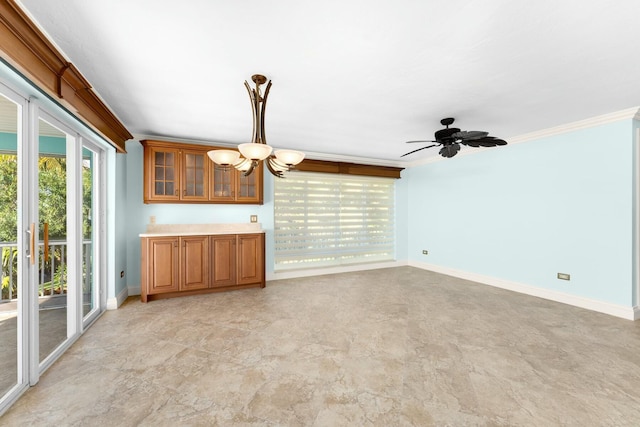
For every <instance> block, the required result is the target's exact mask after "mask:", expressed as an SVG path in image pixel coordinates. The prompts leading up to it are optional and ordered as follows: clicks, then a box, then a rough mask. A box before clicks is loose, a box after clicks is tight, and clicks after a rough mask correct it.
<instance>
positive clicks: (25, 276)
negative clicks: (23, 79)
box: [0, 64, 107, 414]
mask: <svg viewBox="0 0 640 427" xmlns="http://www.w3.org/2000/svg"><path fill="white" fill-rule="evenodd" d="M1 65H2V64H0V77H2V72H3V70H2V67H1ZM27 95H32V94H29V93H27V94H25V95H23V94H21V93H19V92H18V91H14V90H13V88H10V87H8V86H5V84H4V81H2V82H0V254H1V259H2V266H1V267H2V268H1V271H0V285H1V291H2V292H1V294H0V414H1V413H2V412H3V411H4V410H5V409H6V408H7V407H8V406H9V405H11V403H13V401H15V399H17V397H18V396H19V395H20V394H21V393H23V392H24V391H25V390H26V389H27V388H28V387H29V386H31V385H35V384H36V383H37V382H38V381H39V378H40V375H41V374H42V373H43V372H44V371H45V370H46V369H48V367H49V366H51V365H52V364H53V362H54V361H55V360H56V359H57V358H58V357H59V356H60V355H61V354H62V353H63V352H64V351H65V350H66V349H67V348H68V347H69V346H70V345H71V344H72V343H73V341H74V340H75V339H77V338H78V337H79V336H80V334H81V333H82V331H83V330H84V328H86V327H87V326H88V325H89V324H90V323H91V322H93V321H94V320H95V319H96V318H97V317H98V315H99V314H100V313H101V312H102V311H104V309H105V308H106V301H105V300H104V297H103V295H104V294H105V290H106V273H105V272H106V268H105V266H104V263H105V261H104V258H105V257H104V256H103V255H104V253H105V247H106V243H105V242H104V241H103V239H102V236H105V234H106V233H105V227H106V226H105V224H106V220H105V218H104V212H105V209H104V205H105V200H106V196H105V193H106V186H105V182H106V179H105V173H106V172H105V168H104V167H103V164H104V163H105V162H106V154H107V148H106V145H105V144H104V143H103V142H102V141H101V140H100V139H99V138H97V137H96V136H95V135H94V134H93V133H91V131H89V130H88V129H86V128H84V127H83V126H82V125H80V124H79V123H78V122H77V121H75V119H73V118H71V117H69V116H68V115H67V114H66V113H65V112H63V111H62V110H60V109H59V108H58V107H57V106H55V105H53V104H52V103H50V102H49V101H47V100H46V99H44V100H42V101H39V100H37V99H30V100H29V99H28V98H27Z"/></svg>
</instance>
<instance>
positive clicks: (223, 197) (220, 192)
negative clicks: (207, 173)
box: [209, 162, 236, 203]
mask: <svg viewBox="0 0 640 427" xmlns="http://www.w3.org/2000/svg"><path fill="white" fill-rule="evenodd" d="M211 165H212V166H211V180H210V183H211V184H210V188H211V192H210V194H209V199H210V200H211V201H215V202H226V203H233V202H234V201H235V199H236V170H235V169H234V168H233V167H231V166H227V167H224V166H220V165H217V164H215V163H213V162H211Z"/></svg>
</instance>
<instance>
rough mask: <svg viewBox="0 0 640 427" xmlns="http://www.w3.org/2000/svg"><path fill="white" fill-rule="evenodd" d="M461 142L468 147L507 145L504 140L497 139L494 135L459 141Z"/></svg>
mask: <svg viewBox="0 0 640 427" xmlns="http://www.w3.org/2000/svg"><path fill="white" fill-rule="evenodd" d="M461 143H462V144H465V145H468V146H469V147H496V146H498V145H507V142H506V141H504V140H502V139H498V138H496V137H494V136H487V137H484V138H480V139H473V140H471V141H461Z"/></svg>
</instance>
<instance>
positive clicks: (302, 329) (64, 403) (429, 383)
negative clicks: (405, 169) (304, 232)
mask: <svg viewBox="0 0 640 427" xmlns="http://www.w3.org/2000/svg"><path fill="white" fill-rule="evenodd" d="M0 425H29V426H53V425H55V426H65V425H72V426H100V425H105V426H106V425H108V426H138V425H143V426H165V425H166V426H178V425H195V426H199V425H206V426H209V425H220V426H230V425H231V426H235V425H238V426H243V425H257V426H368V425H381V426H429V425H435V426H443V425H452V426H461V425H472V426H485V425H486V426H500V425H523V426H528V425H530V426H555V425H575V426H592V425H593V426H603V425H611V426H638V425H640V322H631V321H628V320H622V319H618V318H615V317H611V316H607V315H603V314H599V313H594V312H590V311H587V310H582V309H578V308H574V307H570V306H567V305H563V304H558V303H554V302H550V301H546V300H542V299H538V298H534V297H528V296H524V295H520V294H516V293H513V292H509V291H504V290H500V289H495V288H491V287H488V286H484V285H480V284H476V283H472V282H467V281H464V280H459V279H454V278H452V277H448V276H444V275H440V274H436V273H431V272H427V271H423V270H419V269H416V268H411V267H401V268H392V269H384V270H372V271H366V272H359V273H347V274H340V275H327V276H319V277H311V278H303V279H292V280H282V281H274V282H269V283H267V287H266V288H265V289H249V290H243V291H235V292H227V293H224V294H210V295H206V296H197V297H186V298H176V299H171V300H162V301H155V302H151V303H148V304H142V303H140V302H139V300H137V299H136V298H130V299H129V300H127V302H126V303H125V304H124V305H123V306H122V307H121V308H120V309H119V310H116V311H109V312H107V313H105V314H104V315H103V316H102V318H101V319H99V320H98V322H97V323H96V324H94V326H93V327H91V328H90V329H89V330H88V331H87V332H86V333H85V334H84V336H82V337H81V338H80V340H79V341H78V342H76V343H75V344H74V345H73V346H72V347H71V349H70V350H69V351H68V352H67V353H66V354H65V355H64V356H63V357H62V358H61V359H60V360H59V361H58V362H56V363H55V364H54V365H53V366H52V367H51V368H50V369H49V370H48V371H47V372H46V373H45V374H44V375H43V377H42V378H41V380H40V383H39V384H38V385H37V386H36V387H33V388H31V389H30V390H29V391H28V392H27V393H26V394H25V395H24V396H23V397H22V398H21V399H20V400H19V401H18V402H17V403H16V404H15V405H14V406H13V408H11V409H10V410H9V411H8V412H7V413H6V414H5V415H4V416H3V417H2V418H0Z"/></svg>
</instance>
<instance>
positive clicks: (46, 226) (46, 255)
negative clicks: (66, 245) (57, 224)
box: [44, 222, 49, 262]
mask: <svg viewBox="0 0 640 427" xmlns="http://www.w3.org/2000/svg"><path fill="white" fill-rule="evenodd" d="M48 259H49V223H48V222H45V223H44V262H47V260H48Z"/></svg>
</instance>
